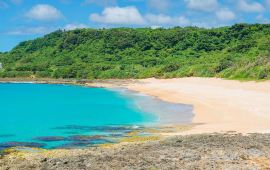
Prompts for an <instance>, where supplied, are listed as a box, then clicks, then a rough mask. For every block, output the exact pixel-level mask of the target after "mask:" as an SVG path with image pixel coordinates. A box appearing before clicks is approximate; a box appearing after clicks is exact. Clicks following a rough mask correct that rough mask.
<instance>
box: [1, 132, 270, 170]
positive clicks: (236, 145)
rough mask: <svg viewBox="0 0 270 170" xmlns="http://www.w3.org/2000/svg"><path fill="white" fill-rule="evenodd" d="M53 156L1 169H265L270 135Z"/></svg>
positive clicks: (6, 160)
mask: <svg viewBox="0 0 270 170" xmlns="http://www.w3.org/2000/svg"><path fill="white" fill-rule="evenodd" d="M60 152H62V153H60ZM52 153H54V154H52ZM52 153H51V154H47V153H46V152H44V153H42V152H41V153H29V154H28V155H24V154H19V153H16V154H15V153H10V154H8V155H4V156H2V157H1V159H0V169H1V170H2V169H20V170H23V169H60V170H69V169H70V170H71V169H72V170H73V169H266V168H268V167H270V134H250V135H247V136H243V135H241V134H203V135H191V136H176V137H171V138H167V139H165V140H160V141H152V142H146V143H129V144H120V145H115V146H111V147H99V148H89V149H84V150H62V151H61V150H58V151H53V152H52Z"/></svg>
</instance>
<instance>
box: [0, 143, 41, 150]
mask: <svg viewBox="0 0 270 170" xmlns="http://www.w3.org/2000/svg"><path fill="white" fill-rule="evenodd" d="M44 146H46V144H44V143H37V142H5V143H0V149H1V148H2V149H6V148H11V147H33V148H42V147H44Z"/></svg>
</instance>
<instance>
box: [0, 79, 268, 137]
mask: <svg viewBox="0 0 270 170" xmlns="http://www.w3.org/2000/svg"><path fill="white" fill-rule="evenodd" d="M0 82H12V83H14V82H32V83H46V84H72V85H81V86H88V87H102V88H126V89H128V90H131V91H136V92H139V93H142V94H146V95H149V96H154V97H156V98H158V99H160V100H163V101H165V102H170V103H176V104H187V105H192V106H194V114H195V116H194V118H193V120H192V123H191V124H192V126H193V128H192V129H190V130H187V131H184V132H183V131H181V132H179V133H177V132H176V133H167V134H164V135H165V136H168V135H169V136H171V135H189V134H201V133H214V132H218V133H226V132H232V131H233V132H237V133H243V134H247V133H268V132H270V81H263V82H255V81H247V82H241V81H237V80H225V79H220V78H197V77H191V78H174V79H155V78H149V79H138V80H135V79H130V80H119V79H116V80H113V79H112V80H75V79H74V80H66V79H60V80H56V79H37V80H33V79H29V80H27V79H0ZM173 126H174V125H172V127H173ZM176 126H177V125H176Z"/></svg>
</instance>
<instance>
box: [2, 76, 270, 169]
mask: <svg viewBox="0 0 270 170" xmlns="http://www.w3.org/2000/svg"><path fill="white" fill-rule="evenodd" d="M1 82H3V81H1V80H0V83H1ZM5 82H6V81H5ZM9 82H11V83H13V82H14V81H9ZM16 82H18V81H16ZM21 82H25V83H26V81H21ZM31 82H33V83H46V84H71V85H81V86H88V87H102V88H114V87H122V88H127V89H129V90H133V91H137V92H140V93H143V94H146V95H151V96H154V97H156V98H158V99H160V100H164V101H167V102H171V103H183V104H192V105H193V106H194V112H195V117H194V119H193V121H192V123H191V124H189V125H182V126H181V125H179V126H177V125H173V126H170V127H169V126H168V127H163V128H160V129H159V130H153V129H147V130H146V131H147V132H148V133H151V134H153V136H150V137H147V136H146V137H145V136H143V137H140V136H137V135H136V132H132V133H131V136H130V137H127V138H125V139H123V140H121V141H120V143H116V144H104V145H100V146H97V147H96V146H95V147H88V148H84V149H53V150H45V149H35V148H28V149H22V150H16V149H14V148H11V149H7V150H6V151H5V153H4V155H0V169H1V168H6V169H30V168H36V169H44V168H48V167H49V168H51V169H75V168H78V167H80V168H82V169H87V168H88V169H89V168H92V169H95V168H97V169H108V168H109V169H121V168H123V167H125V168H126V169H134V168H138V167H140V168H142V169H151V168H153V167H156V168H158V169H164V168H166V167H167V168H169V169H177V168H179V167H181V168H183V167H185V168H187V169H196V168H202V167H204V169H209V168H213V167H215V168H216V169H220V168H224V169H239V168H240V169H247V168H249V167H254V168H255V169H256V168H267V167H269V166H270V161H269V160H270V159H269V158H270V152H269V148H270V145H269V139H270V135H269V134H261V133H259V134H249V133H255V132H262V129H264V128H267V129H268V128H269V129H270V123H269V122H270V121H269V120H270V119H267V118H269V117H270V112H268V109H269V107H270V103H269V105H268V102H270V100H267V99H270V98H268V97H270V82H269V81H267V82H260V83H259V84H258V83H255V82H244V83H243V82H238V81H231V80H223V79H213V78H210V79H209V78H184V79H167V80H162V79H144V80H106V81H104V80H103V81H87V82H84V83H78V81H76V80H73V81H68V80H66V81H61V82H60V81H55V80H53V81H48V80H46V81H31ZM3 83H4V82H3ZM19 83H20V82H19ZM187 87H189V88H187ZM198 87H201V88H198ZM205 94H209V95H208V96H205ZM231 97H233V98H231ZM247 97H249V98H247ZM225 99H227V100H225ZM229 99H230V100H229ZM240 99H243V100H240ZM265 99H266V100H265ZM240 101H242V102H240ZM251 101H254V102H255V103H254V104H253V105H251V103H250V102H251ZM234 102H235V104H234V105H229V104H231V103H234ZM239 102H240V103H239ZM261 102H265V103H261ZM211 104H216V105H214V106H211ZM246 104H248V105H246ZM249 105H250V107H254V106H258V108H257V107H256V108H257V112H258V113H261V115H256V114H252V113H253V111H254V110H249V108H250V107H246V109H245V107H243V106H249ZM237 106H239V107H240V108H241V109H243V110H241V109H237V108H238V107H237ZM263 106H265V107H263ZM235 107H236V108H235ZM263 108H264V109H265V110H263ZM223 109H225V111H228V110H229V111H231V112H224V113H222V114H218V115H217V113H220V112H218V111H220V110H221V111H222V110H223ZM259 111H260V112H259ZM265 111H266V112H265ZM236 113H237V114H236ZM238 113H239V115H238ZM267 113H269V115H268V114H267ZM262 115H263V116H265V117H266V118H265V117H263V118H260V116H262ZM268 116H269V117H268ZM254 117H257V118H258V117H259V118H258V119H255V118H254ZM236 118H242V119H236ZM250 121H251V122H250ZM248 123H249V124H248ZM261 123H262V124H261ZM235 125H237V126H235ZM239 126H240V127H241V128H239ZM265 132H267V131H265ZM149 162H151V164H149Z"/></svg>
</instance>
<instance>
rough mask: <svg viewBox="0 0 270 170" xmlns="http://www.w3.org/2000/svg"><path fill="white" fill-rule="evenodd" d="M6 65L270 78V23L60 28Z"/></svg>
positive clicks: (54, 73) (9, 69)
mask: <svg viewBox="0 0 270 170" xmlns="http://www.w3.org/2000/svg"><path fill="white" fill-rule="evenodd" d="M0 63H2V64H3V69H1V70H0V77H33V76H34V77H46V78H78V79H80V78H83V79H95V78H98V79H107V78H147V77H158V78H172V77H186V76H200V77H212V76H216V77H224V78H233V79H270V24H268V25H263V24H254V25H248V24H237V25H233V26H231V27H222V28H214V29H204V28H196V27H186V28H180V27H176V28H171V29H151V28H137V29H132V28H116V29H79V30H73V31H56V32H53V33H51V34H48V35H45V36H44V37H42V38H38V39H35V40H31V41H25V42H22V43H20V44H19V45H18V46H16V47H15V48H14V49H12V50H11V51H10V52H7V53H0Z"/></svg>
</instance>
